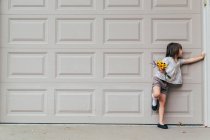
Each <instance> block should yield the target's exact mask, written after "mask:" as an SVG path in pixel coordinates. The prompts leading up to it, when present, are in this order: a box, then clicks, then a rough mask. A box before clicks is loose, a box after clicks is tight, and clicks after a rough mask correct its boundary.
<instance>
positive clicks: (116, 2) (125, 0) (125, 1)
mask: <svg viewBox="0 0 210 140" xmlns="http://www.w3.org/2000/svg"><path fill="white" fill-rule="evenodd" d="M142 1H143V0H104V4H105V6H104V8H105V9H120V10H122V9H126V10H128V9H130V10H137V9H138V10H141V9H142Z"/></svg>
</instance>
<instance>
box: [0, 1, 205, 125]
mask: <svg viewBox="0 0 210 140" xmlns="http://www.w3.org/2000/svg"><path fill="white" fill-rule="evenodd" d="M201 19H202V16H201V1H199V0H1V19H0V24H1V28H0V29H1V36H0V52H1V54H0V65H1V73H0V75H1V80H0V82H1V83H0V84H1V94H0V98H1V100H0V101H1V102H0V104H1V109H0V121H1V122H16V123H130V124H132V123H133V124H152V123H156V122H157V120H158V118H157V114H156V113H154V112H152V111H151V82H152V73H153V68H152V66H151V64H150V63H151V62H152V60H153V59H158V58H162V57H164V54H165V47H166V44H167V43H169V42H171V41H175V42H180V43H181V44H183V47H184V52H185V53H184V56H185V57H190V56H194V55H195V54H197V53H199V52H200V51H201V50H202V47H201V46H202V38H201V35H202V32H201V25H202V23H201ZM201 72H202V64H201V63H197V64H195V65H190V66H185V67H183V76H184V85H183V86H182V87H178V88H176V89H171V92H170V95H169V97H168V104H167V110H166V120H167V122H168V123H178V122H182V123H186V124H201V123H203V119H202V118H203V117H202V96H203V89H202V88H203V86H202V84H203V80H202V73H201Z"/></svg>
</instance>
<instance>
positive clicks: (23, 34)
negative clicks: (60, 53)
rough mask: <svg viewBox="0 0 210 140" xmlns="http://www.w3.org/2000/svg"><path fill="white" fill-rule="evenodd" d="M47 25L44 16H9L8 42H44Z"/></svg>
mask: <svg viewBox="0 0 210 140" xmlns="http://www.w3.org/2000/svg"><path fill="white" fill-rule="evenodd" d="M47 25H48V24H47V19H44V18H34V19H33V18H29V19H22V18H10V19H9V43H14V44H16V43H17V44H18V43H21V44H24V43H46V42H47V31H48V26H47ZM32 33H33V34H32Z"/></svg>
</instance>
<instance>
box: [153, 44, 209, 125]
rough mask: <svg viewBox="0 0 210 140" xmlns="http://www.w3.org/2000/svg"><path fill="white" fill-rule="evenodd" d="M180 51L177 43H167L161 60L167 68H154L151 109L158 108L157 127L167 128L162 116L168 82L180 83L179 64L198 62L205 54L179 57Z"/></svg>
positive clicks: (180, 55)
mask: <svg viewBox="0 0 210 140" xmlns="http://www.w3.org/2000/svg"><path fill="white" fill-rule="evenodd" d="M182 53H183V52H182V46H181V45H180V44H179V43H169V44H168V45H167V50H166V57H165V58H164V59H163V60H162V61H163V62H165V63H166V64H167V68H166V69H165V70H156V73H155V75H154V77H153V84H152V90H153V93H152V110H154V111H156V110H157V109H158V108H159V123H158V125H157V127H159V128H162V129H168V126H167V125H166V124H164V122H163V117H164V111H165V103H166V96H167V93H168V86H169V83H170V84H182V75H181V69H180V66H181V65H184V64H191V63H195V62H198V61H200V60H203V59H204V57H205V54H204V53H203V52H202V53H201V54H200V55H198V56H196V57H192V58H189V59H181V57H182ZM166 74H167V76H166Z"/></svg>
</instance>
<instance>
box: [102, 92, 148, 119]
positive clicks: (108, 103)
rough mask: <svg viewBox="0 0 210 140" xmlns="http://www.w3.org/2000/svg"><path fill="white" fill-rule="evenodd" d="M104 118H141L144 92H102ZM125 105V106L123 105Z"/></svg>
mask: <svg viewBox="0 0 210 140" xmlns="http://www.w3.org/2000/svg"><path fill="white" fill-rule="evenodd" d="M103 94H104V97H103V98H104V109H103V110H104V114H103V115H104V116H112V117H115V116H131V115H132V116H136V115H137V116H143V115H144V111H143V110H144V99H145V98H144V94H145V93H144V92H143V91H142V90H122V89H115V90H107V89H106V90H104V92H103ZM125 103H126V104H125Z"/></svg>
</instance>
